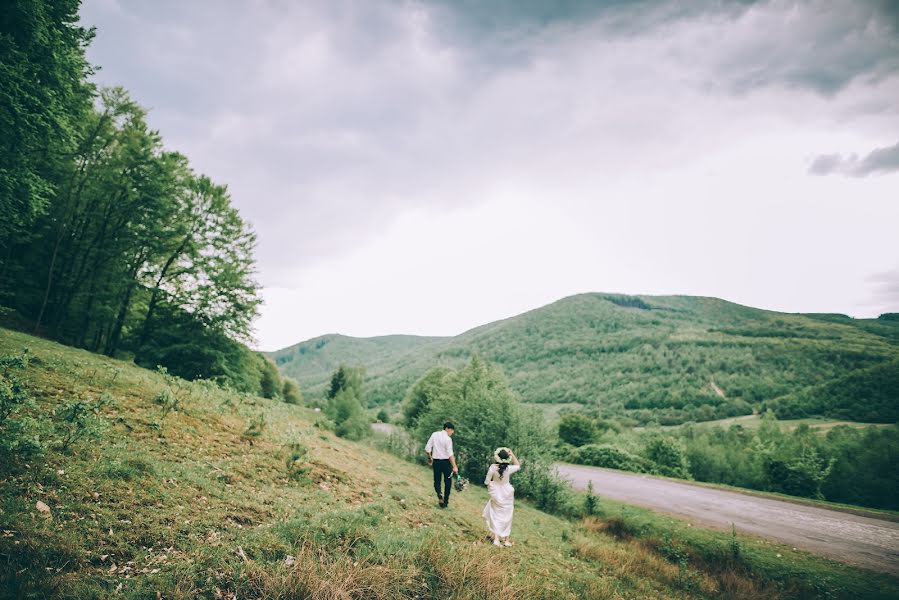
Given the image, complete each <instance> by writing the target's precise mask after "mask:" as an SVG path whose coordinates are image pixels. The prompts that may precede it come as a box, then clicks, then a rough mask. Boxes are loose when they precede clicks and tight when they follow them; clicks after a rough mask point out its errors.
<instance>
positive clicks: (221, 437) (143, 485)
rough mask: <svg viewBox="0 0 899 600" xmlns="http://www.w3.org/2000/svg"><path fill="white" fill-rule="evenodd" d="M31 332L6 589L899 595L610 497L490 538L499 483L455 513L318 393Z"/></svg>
mask: <svg viewBox="0 0 899 600" xmlns="http://www.w3.org/2000/svg"><path fill="white" fill-rule="evenodd" d="M26 347H27V348H28V355H29V356H30V363H29V364H28V366H27V367H25V368H24V369H20V370H19V371H16V372H15V376H16V377H18V378H20V379H21V381H23V382H24V383H25V386H26V389H27V390H28V392H29V394H30V396H31V398H32V399H33V402H34V404H33V406H31V407H29V408H26V409H24V411H22V412H20V413H17V414H16V415H14V417H11V419H13V420H14V421H15V420H17V421H19V422H26V421H27V422H28V423H30V425H29V426H32V427H34V428H35V431H37V432H39V433H40V435H41V439H42V442H43V445H44V452H43V454H42V455H41V456H40V457H36V456H35V457H33V458H32V459H28V460H27V461H24V460H23V461H18V460H15V461H11V462H9V463H7V464H5V466H4V471H3V477H2V480H0V506H2V513H0V521H2V522H0V530H2V532H3V535H2V537H0V594H2V596H4V597H10V598H13V597H15V598H25V597H35V598H99V597H108V596H113V595H115V596H116V597H124V598H146V597H164V598H190V597H197V596H201V597H207V598H238V597H241V598H243V597H268V598H279V597H280V598H284V597H303V598H373V597H375V598H377V597H381V598H428V597H435V596H438V595H439V596H441V597H452V598H541V597H545V598H549V597H552V598H632V597H652V598H702V597H710V596H720V595H727V596H728V597H733V598H766V597H767V598H782V597H794V596H798V597H809V598H812V597H818V596H820V595H827V596H828V597H853V598H862V597H870V598H887V597H891V596H895V594H896V593H897V592H899V586H897V582H896V581H894V580H892V579H889V578H885V577H881V576H878V575H874V574H870V573H866V572H862V571H858V570H855V569H852V568H849V567H844V566H841V565H838V564H835V563H831V562H829V561H825V560H823V559H818V558H815V557H812V556H810V555H806V554H803V553H796V552H788V553H786V554H785V553H784V552H786V550H785V549H783V548H780V547H778V546H776V545H772V544H768V543H765V542H759V541H756V540H753V539H749V538H742V537H736V538H733V539H731V537H730V536H728V535H724V534H718V533H712V532H695V531H691V530H690V528H689V527H686V526H685V524H684V523H680V522H676V521H672V520H670V519H666V518H661V517H655V516H653V515H652V514H651V513H647V512H646V511H639V510H637V509H630V508H627V507H623V506H620V505H615V504H614V503H606V502H603V503H602V507H603V510H602V511H600V512H599V513H598V515H597V516H596V517H590V518H586V519H583V518H575V519H572V518H562V517H558V516H552V515H548V514H545V513H543V512H541V511H538V510H536V509H534V508H532V507H530V506H528V505H527V504H526V503H519V506H518V507H517V508H516V524H515V530H514V534H513V536H514V539H515V541H516V542H517V543H516V546H515V547H513V548H512V549H509V550H503V551H499V550H497V549H495V548H494V547H493V546H491V545H489V544H488V543H487V540H486V538H485V535H484V531H483V525H482V522H481V519H480V510H481V507H482V506H483V503H484V502H485V498H486V495H485V493H484V492H483V490H482V489H480V488H478V487H476V486H471V487H470V488H469V489H468V490H466V491H465V492H463V493H461V494H457V495H456V496H454V498H453V503H452V504H453V506H452V508H451V509H450V510H448V511H439V510H438V509H437V508H436V507H434V506H433V505H432V498H431V494H430V493H429V491H428V487H429V484H428V480H429V477H430V475H429V473H428V471H427V470H426V469H425V468H423V467H420V466H417V465H414V464H411V463H406V462H403V461H401V460H399V459H397V458H395V457H393V456H392V455H390V454H387V453H384V452H381V451H379V450H377V449H375V448H374V447H372V446H371V445H370V444H357V443H352V442H348V441H344V440H341V439H339V438H336V437H335V436H333V434H331V433H330V432H329V431H327V430H325V429H322V428H320V427H316V425H315V423H316V420H317V419H318V418H319V415H318V414H317V413H315V412H313V411H311V410H309V409H305V408H302V407H299V406H294V405H289V404H285V403H283V402H277V401H273V400H267V399H262V398H255V397H250V396H246V395H235V394H231V393H226V392H223V391H221V390H218V389H216V388H215V387H214V386H210V385H204V384H198V383H193V384H190V383H187V382H183V381H181V380H178V379H174V378H170V377H166V376H164V375H163V374H161V373H156V372H151V371H147V370H143V369H139V368H136V367H134V366H132V365H129V364H127V363H125V362H121V361H116V360H112V359H108V358H103V357H99V356H96V355H93V354H90V353H87V352H85V351H81V350H75V349H71V348H66V347H63V346H60V345H57V344H55V343H51V342H47V341H43V340H39V339H36V338H32V337H30V336H26V335H23V334H19V333H13V332H10V331H7V330H0V355H3V356H10V355H21V352H22V350H23V348H26ZM101 397H102V402H100V399H101ZM71 400H81V401H82V402H85V403H89V404H90V405H91V406H92V407H94V408H95V409H96V410H95V412H94V413H93V415H94V418H96V420H97V421H96V423H95V425H96V427H94V428H93V429H91V431H92V433H91V434H90V435H88V434H87V433H85V436H84V437H83V438H80V437H78V435H75V437H74V438H73V439H69V440H68V441H69V443H68V447H67V448H66V449H65V450H63V449H62V447H61V445H62V441H63V440H62V437H63V436H66V439H68V437H69V436H67V432H69V433H70V432H71V431H72V430H71V428H67V427H66V421H65V420H64V419H62V418H61V416H62V413H60V411H59V408H60V407H61V406H64V405H66V404H67V403H68V402H69V401H71ZM8 423H9V421H8V422H7V424H8ZM39 502H40V503H43V505H46V509H45V510H46V511H47V512H46V513H45V512H42V511H41V510H40V509H39V508H38V507H39V506H42V505H39V504H38V503H39ZM697 536H698V537H697ZM775 554H779V555H781V556H783V557H785V558H780V557H776V556H775ZM728 557H729V558H728ZM438 590H439V591H438Z"/></svg>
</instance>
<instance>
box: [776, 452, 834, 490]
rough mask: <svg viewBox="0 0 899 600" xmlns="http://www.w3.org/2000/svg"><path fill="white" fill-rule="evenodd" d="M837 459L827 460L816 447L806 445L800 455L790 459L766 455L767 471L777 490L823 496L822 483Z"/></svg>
mask: <svg viewBox="0 0 899 600" xmlns="http://www.w3.org/2000/svg"><path fill="white" fill-rule="evenodd" d="M834 461H835V459H833V458H831V459H830V460H826V459H825V458H824V457H823V456H821V455H820V454H819V453H818V450H817V449H816V448H814V447H810V446H804V447H803V448H802V452H801V453H800V454H799V455H798V456H793V457H790V458H789V459H784V458H778V457H775V456H766V457H765V459H764V466H765V473H766V475H767V476H768V481H769V482H770V484H771V488H772V489H773V490H774V491H777V492H783V493H785V494H792V495H794V496H806V497H809V498H823V497H824V496H823V495H822V494H821V485H822V484H823V483H824V480H825V479H827V476H828V475H830V471H831V469H832V468H833V463H834Z"/></svg>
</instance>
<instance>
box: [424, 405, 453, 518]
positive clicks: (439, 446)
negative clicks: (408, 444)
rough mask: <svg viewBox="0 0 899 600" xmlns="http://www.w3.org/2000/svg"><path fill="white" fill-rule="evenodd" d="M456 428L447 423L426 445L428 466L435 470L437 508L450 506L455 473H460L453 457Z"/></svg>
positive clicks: (432, 435)
mask: <svg viewBox="0 0 899 600" xmlns="http://www.w3.org/2000/svg"><path fill="white" fill-rule="evenodd" d="M455 432H456V428H455V427H454V426H453V424H452V423H450V422H449V421H447V422H446V423H444V424H443V430H442V431H435V432H434V433H432V434H431V437H429V438H428V443H427V444H425V453H426V454H427V455H428V464H429V465H431V466H432V467H433V468H434V491H436V492H437V506H439V507H440V508H446V507H447V506H449V497H450V490H452V489H453V473H458V472H459V467H457V466H456V457H455V456H453V440H452V439H450V438H452V436H453V434H454V433H455ZM441 482H442V483H443V486H444V489H445V491H443V492H442V493H441V490H440V486H441Z"/></svg>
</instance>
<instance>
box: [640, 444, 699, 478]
mask: <svg viewBox="0 0 899 600" xmlns="http://www.w3.org/2000/svg"><path fill="white" fill-rule="evenodd" d="M645 442H646V448H645V450H644V456H646V458H647V459H648V460H650V461H651V462H652V463H653V470H654V471H655V472H656V473H658V474H659V475H666V476H668V477H680V478H682V479H690V464H689V461H688V460H687V456H686V452H685V451H684V445H683V443H682V442H681V441H680V440H677V439H673V438H670V437H666V436H661V435H651V436H649V437H648V439H646V440H645Z"/></svg>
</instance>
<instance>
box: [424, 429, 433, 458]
mask: <svg viewBox="0 0 899 600" xmlns="http://www.w3.org/2000/svg"><path fill="white" fill-rule="evenodd" d="M433 449H434V434H433V433H432V434H431V437H429V438H428V443H427V444H425V454H427V455H428V465H432V464H434V459H433V458H431V451H432V450H433Z"/></svg>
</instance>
